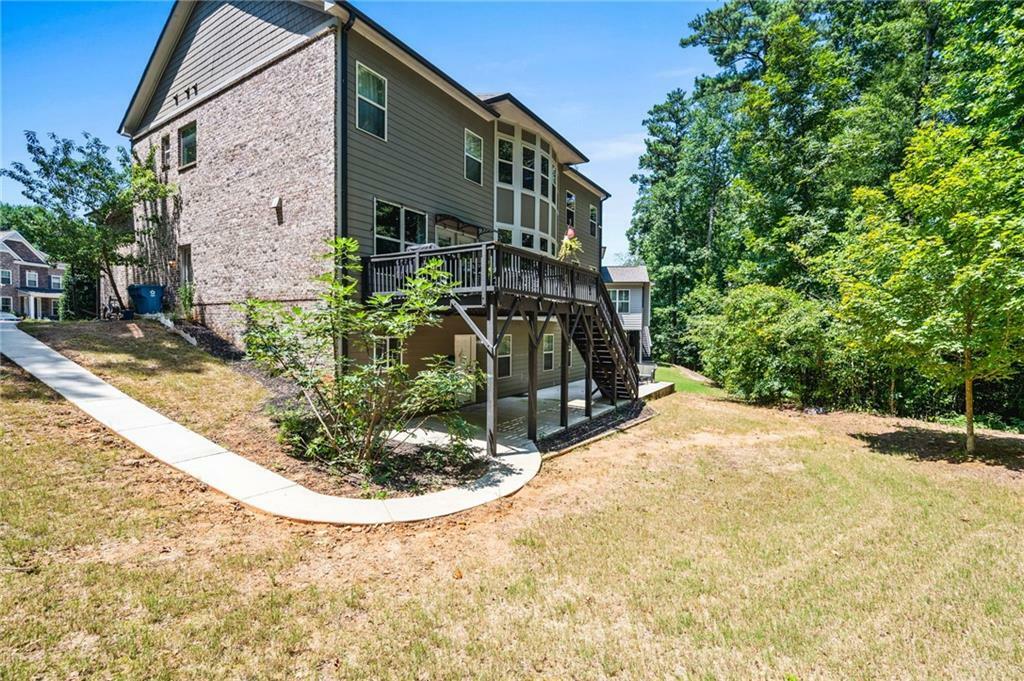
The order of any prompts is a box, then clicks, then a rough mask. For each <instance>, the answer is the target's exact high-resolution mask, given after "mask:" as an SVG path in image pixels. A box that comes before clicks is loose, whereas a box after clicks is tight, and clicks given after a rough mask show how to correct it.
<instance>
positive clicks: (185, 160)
mask: <svg viewBox="0 0 1024 681" xmlns="http://www.w3.org/2000/svg"><path fill="white" fill-rule="evenodd" d="M196 156H197V140H196V123H195V121H192V122H191V123H189V124H188V125H186V126H184V127H182V128H178V167H179V168H187V167H189V166H192V165H195V162H196Z"/></svg>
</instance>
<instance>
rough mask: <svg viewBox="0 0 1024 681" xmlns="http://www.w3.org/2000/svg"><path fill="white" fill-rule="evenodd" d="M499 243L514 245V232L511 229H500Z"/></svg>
mask: <svg viewBox="0 0 1024 681" xmlns="http://www.w3.org/2000/svg"><path fill="white" fill-rule="evenodd" d="M498 241H499V242H501V243H503V244H511V243H512V230H511V229H499V230H498Z"/></svg>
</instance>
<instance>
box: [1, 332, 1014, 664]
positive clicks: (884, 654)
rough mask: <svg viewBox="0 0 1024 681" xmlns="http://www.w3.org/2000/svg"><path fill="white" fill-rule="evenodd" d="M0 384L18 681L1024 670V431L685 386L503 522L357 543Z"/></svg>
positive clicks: (422, 529)
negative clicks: (779, 405)
mask: <svg viewBox="0 0 1024 681" xmlns="http://www.w3.org/2000/svg"><path fill="white" fill-rule="evenodd" d="M104 328H105V327H102V326H100V327H96V326H93V327H87V326H82V327H75V326H69V327H65V328H64V329H62V330H61V346H62V347H63V349H64V351H65V352H69V353H70V352H74V348H75V346H76V345H79V344H81V345H90V349H89V350H88V355H89V357H91V358H94V359H100V360H102V359H103V358H106V359H105V364H104V366H103V371H104V372H105V373H106V374H107V376H108V378H110V380H112V381H114V382H115V383H119V384H121V385H125V386H133V387H132V389H133V390H136V391H141V392H140V393H138V394H142V392H144V391H143V390H142V386H143V385H144V384H145V382H146V381H153V382H155V384H156V385H160V386H163V385H164V384H165V383H168V384H169V383H171V382H173V380H175V379H176V380H177V385H179V386H180V387H179V390H180V392H181V399H182V400H184V401H185V402H186V403H187V404H190V405H197V406H196V407H195V408H196V409H198V410H203V409H204V406H203V404H202V402H201V400H200V398H201V397H204V396H205V400H206V402H207V403H208V405H209V409H210V410H211V411H214V412H217V413H219V414H221V416H220V417H218V418H227V415H228V414H229V413H230V412H231V404H232V402H233V401H234V400H235V396H234V395H233V394H231V393H230V392H225V391H224V390H223V389H222V385H223V384H224V383H225V382H231V381H235V380H237V379H235V378H234V377H233V376H231V375H230V374H228V373H225V372H227V371H229V370H228V369H227V368H226V367H223V366H222V365H220V364H219V363H218V362H216V361H215V360H209V361H207V360H205V359H204V360H203V361H200V359H199V358H198V356H193V355H192V354H191V350H184V354H182V355H181V357H183V358H186V361H182V362H180V363H179V366H175V365H174V364H173V363H168V364H167V365H165V366H162V367H160V369H159V371H150V369H148V368H147V367H150V366H151V365H150V364H149V363H150V362H151V361H153V360H152V359H151V357H152V355H151V354H150V353H151V352H152V351H151V350H147V349H146V347H147V345H146V343H145V342H141V341H140V342H132V343H127V342H122V341H123V339H120V340H119V339H112V340H106V341H105V340H104V338H103V335H104V332H103V329H104ZM107 328H110V329H113V328H114V327H107ZM146 331H147V335H146V338H148V339H150V341H152V342H157V343H159V344H161V346H162V350H161V352H160V353H158V354H161V353H165V352H168V353H169V352H172V351H173V349H174V348H175V347H176V346H175V344H176V343H177V341H174V340H173V339H171V340H168V339H167V338H165V337H163V336H158V335H157V334H155V333H152V334H151V333H149V329H148V328H147V329H146ZM78 336H80V337H78ZM165 343H166V345H164V344H165ZM115 349H116V352H115ZM83 356H84V355H83ZM126 357H127V359H126ZM133 357H135V358H137V359H134V360H133V359H132V358H133ZM145 376H148V378H144V377H145ZM0 380H2V382H0V395H2V399H0V427H2V432H0V479H2V480H3V485H2V486H0V678H4V679H30V678H69V677H76V678H77V677H88V676H97V677H101V678H106V677H115V678H143V677H145V678H175V679H177V678H196V679H208V678H222V677H230V678H255V677H258V678H307V677H311V678H354V679H355V678H359V679H361V678H374V677H377V678H450V679H464V678H510V677H512V678H536V677H544V678H595V677H607V676H619V677H624V678H668V677H702V678H703V677H727V678H750V677H768V678H784V677H787V676H790V675H791V676H793V677H798V678H821V677H831V678H836V677H843V678H848V677H859V678H863V677H874V678H908V677H914V678H918V677H944V678H1011V677H1021V676H1022V672H1021V670H1022V669H1024V637H1022V636H1021V631H1024V475H1022V471H1024V437H1020V436H1008V435H1005V434H1002V435H996V434H993V433H986V434H985V435H984V436H983V437H982V439H981V442H980V447H981V452H980V454H979V456H978V458H977V459H975V460H972V461H963V460H962V459H961V458H960V457H959V456H958V455H957V454H956V451H957V441H958V438H957V435H956V433H955V432H954V431H952V430H950V429H946V428H943V427H941V426H937V425H934V424H924V423H919V422H913V421H908V420H894V419H880V418H875V417H870V416H863V415H851V414H830V415H827V416H805V415H802V414H795V413H791V412H790V413H787V412H781V411H775V410H766V409H757V408H754V407H749V406H745V405H742V404H737V403H735V402H732V401H728V400H720V399H709V398H708V397H706V396H704V395H699V394H693V393H682V394H677V395H674V396H672V397H669V398H666V399H664V400H661V401H658V402H657V403H656V405H657V409H658V411H659V415H658V416H657V417H656V418H654V419H652V420H650V421H648V422H646V423H644V424H642V425H640V426H638V427H636V428H634V429H632V430H630V431H627V432H625V433H620V434H616V435H614V436H612V437H609V438H605V439H603V440H601V441H599V442H597V443H595V444H593V445H591V446H589V447H586V448H581V449H579V450H576V451H574V452H573V453H572V454H570V455H567V456H564V457H561V458H558V459H555V460H553V461H551V462H548V463H546V464H545V465H544V468H543V469H542V471H541V472H540V474H539V476H538V477H537V478H536V479H535V480H534V481H533V482H531V483H530V485H528V486H527V487H526V488H524V489H523V490H521V491H520V492H519V493H517V494H516V495H514V496H513V497H511V498H509V499H505V500H502V501H500V502H497V503H494V504H490V505H488V506H485V507H481V508H478V509H474V510H473V511H470V512H468V513H464V514H460V515H457V516H453V517H451V518H447V519H440V520H436V521H431V522H427V523H419V524H413V525H405V526H388V527H382V528H365V529H350V528H337V527H329V526H319V525H307V524H298V523H291V522H287V521H284V520H278V519H275V518H271V517H267V516H264V515H260V514H256V513H253V512H250V511H248V510H247V509H245V508H244V507H242V506H240V505H238V504H236V503H233V502H231V501H230V500H227V499H225V498H224V497H223V496H221V495H219V494H218V493H216V492H214V491H212V490H209V489H206V488H205V487H203V486H201V485H199V484H197V483H195V482H194V481H192V480H191V479H190V478H188V477H186V476H184V475H182V474H179V473H177V472H176V471H174V470H173V469H170V468H169V467H167V466H164V465H162V464H159V463H157V462H155V461H153V460H152V459H149V458H148V457H146V456H145V455H143V454H142V453H141V452H139V451H138V450H136V449H134V448H133V447H131V446H130V445H127V444H126V443H124V442H123V441H121V440H119V439H118V438H117V437H116V436H114V435H112V434H110V433H108V432H107V431H105V430H104V429H103V428H101V427H99V426H97V425H96V424H95V423H94V422H92V421H90V420H89V419H88V418H87V417H85V416H84V415H82V414H81V413H80V412H78V411H77V410H76V409H75V408H73V407H71V406H70V405H68V404H67V403H66V402H64V401H62V400H61V399H60V398H59V397H57V396H56V395H55V394H53V393H52V392H50V391H49V390H48V389H46V388H45V387H43V386H42V385H41V384H39V383H37V382H35V381H33V380H32V379H30V378H29V377H27V376H26V375H25V374H23V373H21V372H20V371H17V370H14V369H12V368H11V367H10V365H9V364H8V363H7V362H6V360H4V365H3V367H2V370H0ZM245 386H246V383H245V382H244V381H243V382H241V383H238V384H237V385H236V386H235V388H236V389H239V390H241V392H240V399H242V401H243V402H246V403H247V401H248V400H250V399H251V395H250V394H249V393H248V392H247V390H242V388H245ZM238 409H240V410H241V409H242V408H241V407H238ZM195 418H196V420H197V422H203V421H204V419H203V418H201V417H199V416H197V417H195ZM214 421H216V419H212V420H211V421H210V422H211V423H213V422H214Z"/></svg>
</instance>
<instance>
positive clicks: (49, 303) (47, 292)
mask: <svg viewBox="0 0 1024 681" xmlns="http://www.w3.org/2000/svg"><path fill="white" fill-rule="evenodd" d="M63 294H64V291H62V290H56V289H33V288H30V287H19V288H18V311H19V312H20V313H21V314H22V315H23V316H24V317H26V318H27V319H55V318H56V317H57V304H58V301H59V300H60V297H61V296H62V295H63Z"/></svg>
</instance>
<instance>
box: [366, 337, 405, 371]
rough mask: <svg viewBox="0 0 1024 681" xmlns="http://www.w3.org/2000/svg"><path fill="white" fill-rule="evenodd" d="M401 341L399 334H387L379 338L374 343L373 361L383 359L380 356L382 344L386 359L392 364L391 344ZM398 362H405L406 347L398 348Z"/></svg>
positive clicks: (386, 361) (387, 362)
mask: <svg viewBox="0 0 1024 681" xmlns="http://www.w3.org/2000/svg"><path fill="white" fill-rule="evenodd" d="M397 343H399V340H398V337H397V336H385V337H384V338H378V339H377V340H376V341H375V342H374V344H373V361H375V362H376V361H379V360H380V359H382V358H381V357H380V356H379V354H378V353H379V352H380V348H381V346H383V347H384V357H383V359H384V361H385V363H386V364H387V365H388V366H390V365H391V345H392V344H397ZM398 363H399V364H405V348H404V347H402V348H399V350H398Z"/></svg>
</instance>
